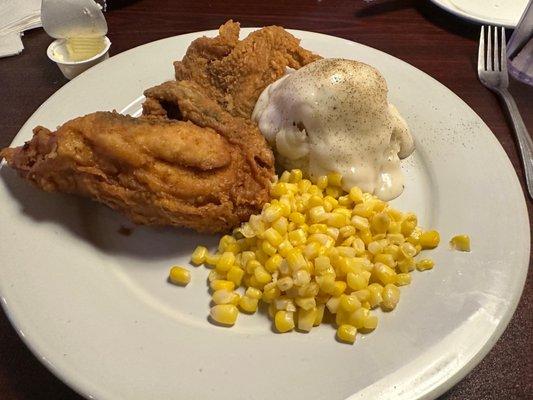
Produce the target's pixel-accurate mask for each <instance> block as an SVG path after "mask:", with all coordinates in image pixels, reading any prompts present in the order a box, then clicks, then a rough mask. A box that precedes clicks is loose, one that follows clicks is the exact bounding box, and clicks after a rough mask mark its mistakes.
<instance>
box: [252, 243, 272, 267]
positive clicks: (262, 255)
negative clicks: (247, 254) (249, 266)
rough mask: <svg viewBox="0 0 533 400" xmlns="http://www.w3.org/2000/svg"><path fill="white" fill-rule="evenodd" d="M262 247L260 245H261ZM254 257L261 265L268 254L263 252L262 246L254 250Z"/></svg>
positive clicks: (265, 260)
mask: <svg viewBox="0 0 533 400" xmlns="http://www.w3.org/2000/svg"><path fill="white" fill-rule="evenodd" d="M261 247H262V246H261ZM255 257H256V258H257V261H259V262H260V263H261V264H262V265H264V264H265V263H266V262H267V260H268V259H269V258H270V255H269V254H267V253H265V252H264V251H263V249H262V248H259V249H257V250H255Z"/></svg>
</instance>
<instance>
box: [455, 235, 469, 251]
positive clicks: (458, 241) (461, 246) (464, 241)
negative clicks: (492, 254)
mask: <svg viewBox="0 0 533 400" xmlns="http://www.w3.org/2000/svg"><path fill="white" fill-rule="evenodd" d="M450 244H451V246H452V248H454V249H456V250H459V251H470V237H469V236H468V235H457V236H454V237H453V238H452V239H451V240H450Z"/></svg>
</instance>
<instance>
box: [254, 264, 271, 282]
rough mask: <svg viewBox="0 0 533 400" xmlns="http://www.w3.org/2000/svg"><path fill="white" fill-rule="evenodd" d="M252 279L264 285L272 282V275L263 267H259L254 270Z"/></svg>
mask: <svg viewBox="0 0 533 400" xmlns="http://www.w3.org/2000/svg"><path fill="white" fill-rule="evenodd" d="M254 277H255V279H256V280H257V282H259V283H262V284H265V283H268V282H270V281H271V280H272V275H270V273H269V272H268V271H267V270H266V269H265V268H264V267H263V266H259V267H257V268H256V269H254Z"/></svg>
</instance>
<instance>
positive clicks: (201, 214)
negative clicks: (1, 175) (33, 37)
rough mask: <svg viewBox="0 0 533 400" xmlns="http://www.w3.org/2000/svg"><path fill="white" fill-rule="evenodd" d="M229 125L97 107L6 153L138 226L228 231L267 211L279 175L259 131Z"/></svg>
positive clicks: (23, 167) (23, 170)
mask: <svg viewBox="0 0 533 400" xmlns="http://www.w3.org/2000/svg"><path fill="white" fill-rule="evenodd" d="M195 110H196V111H197V112H203V109H202V106H201V105H200V106H199V107H197V108H195ZM220 113H222V114H224V113H225V112H224V111H222V110H220ZM229 118H232V117H230V116H229ZM220 119H221V120H222V121H224V123H227V124H230V120H229V119H226V120H225V119H224V118H223V117H220ZM215 125H216V124H215ZM229 126H230V127H233V130H231V128H226V130H225V131H224V132H222V131H218V132H217V131H216V130H214V129H212V128H210V127H207V124H206V125H205V126H204V127H200V126H197V125H195V124H193V123H192V122H184V121H166V120H161V119H159V118H158V119H147V118H132V117H129V116H125V115H121V114H118V113H111V112H97V113H93V114H89V115H86V116H84V117H80V118H76V119H74V120H72V121H69V122H67V123H65V124H64V125H62V126H61V127H60V128H59V129H58V130H57V131H55V132H51V131H49V130H48V129H46V128H43V127H40V126H39V127H36V128H35V129H34V136H33V138H32V140H31V141H29V142H27V143H26V144H25V145H24V146H21V147H17V148H12V149H4V150H2V151H1V152H0V156H1V157H4V158H5V159H6V160H7V163H8V165H9V166H10V167H12V168H14V169H16V170H17V171H18V172H19V173H20V175H21V176H22V177H24V178H26V179H28V180H29V181H31V182H32V183H34V184H35V185H36V186H38V187H40V188H41V189H43V190H46V191H59V192H65V193H73V194H78V195H82V196H86V197H90V198H92V199H94V200H97V201H99V202H101V203H104V204H106V205H108V206H109V207H111V208H113V209H115V210H118V211H120V212H122V213H123V214H125V215H126V216H127V217H129V218H130V219H131V220H132V221H134V222H136V223H138V224H153V225H176V226H185V227H189V228H193V229H195V230H197V231H199V232H206V233H212V232H226V231H228V230H230V229H231V228H233V227H234V226H236V225H238V224H239V223H240V222H241V221H244V220H246V219H248V218H249V216H250V215H251V214H252V213H256V212H258V211H260V210H261V206H262V205H263V204H264V203H265V202H266V201H268V199H269V186H270V179H271V177H272V176H273V166H272V165H273V157H272V154H271V152H270V149H269V148H268V147H267V145H266V143H264V140H263V138H262V136H261V135H260V133H259V132H258V131H257V128H256V127H255V126H254V125H253V124H251V123H248V122H246V121H245V122H243V123H242V124H240V123H238V122H237V123H235V124H231V125H229ZM215 127H217V126H215ZM235 129H238V136H239V137H238V138H236V137H235ZM225 132H227V135H226V134H225ZM241 140H242V142H243V143H246V144H242V145H241V143H240V141H241ZM262 141H263V142H262ZM248 142H249V143H255V145H257V147H254V146H253V145H250V144H249V143H248Z"/></svg>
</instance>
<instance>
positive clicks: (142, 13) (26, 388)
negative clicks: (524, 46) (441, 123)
mask: <svg viewBox="0 0 533 400" xmlns="http://www.w3.org/2000/svg"><path fill="white" fill-rule="evenodd" d="M108 4H111V6H112V7H111V8H112V9H111V10H109V11H108V12H107V13H106V18H107V22H108V25H109V34H108V36H109V38H110V39H111V42H112V43H113V45H112V47H111V54H112V55H113V54H118V53H120V52H123V51H125V50H128V49H131V48H133V47H135V46H139V45H142V44H145V43H148V42H151V41H154V40H158V39H162V38H166V37H169V36H174V35H179V34H183V33H187V32H194V31H202V30H207V29H215V28H218V26H219V25H220V24H222V23H223V22H225V21H226V20H227V19H230V18H232V19H234V20H236V21H239V22H241V24H242V26H263V25H271V24H277V25H282V26H284V27H287V28H294V29H302V30H309V31H315V32H322V33H326V34H329V35H335V36H339V37H342V38H346V39H350V40H353V41H356V42H359V43H362V44H365V45H367V46H371V47H374V48H376V49H379V50H382V51H384V52H386V53H389V54H391V55H393V56H395V57H398V58H400V59H401V60H404V61H406V62H408V63H410V64H411V65H413V66H415V67H416V68H419V69H421V70H422V71H424V72H426V73H428V74H429V75H431V76H432V77H434V78H435V79H437V80H438V81H440V82H441V83H443V84H444V85H446V86H447V87H448V88H450V89H451V90H452V91H453V92H455V93H456V94H457V95H458V96H459V97H461V98H462V99H463V100H464V101H465V102H466V103H468V105H469V106H470V107H471V108H472V109H473V110H474V111H475V112H476V113H478V114H479V115H480V116H481V118H482V119H483V120H484V121H485V122H486V123H487V125H488V126H489V127H490V129H491V130H492V132H494V135H496V137H497V138H498V140H499V141H500V143H501V145H502V146H503V148H504V149H505V151H506V152H507V155H508V156H509V158H510V159H511V161H512V164H513V166H514V168H515V170H516V172H517V174H518V177H519V179H520V182H521V184H522V186H523V187H524V173H523V168H522V166H521V163H520V158H519V155H518V153H517V146H516V143H515V141H514V139H513V134H512V131H511V130H510V127H509V123H508V122H507V120H506V117H505V114H504V113H503V112H502V108H501V107H500V104H499V103H498V100H497V98H496V97H495V96H494V95H493V94H492V93H490V92H489V91H488V90H487V89H485V88H484V87H483V86H482V85H481V84H480V83H479V81H478V80H477V77H476V54H477V38H478V33H479V27H478V26H476V25H473V24H468V23H466V22H464V21H462V20H460V19H458V18H456V17H454V16H452V15H449V14H447V13H446V12H444V11H442V10H441V9H439V8H438V7H436V6H435V5H433V4H432V3H431V2H430V1H423V0H420V1H416V0H415V1H409V0H390V1H359V0H343V1H333V0H322V1H321V0H268V1H238V0H224V1H216V0H211V1H199V0H179V1H172V0H164V1H163V0H142V1H125V0H122V1H119V0H108ZM509 33H510V32H508V34H509ZM51 41H52V40H51V39H50V38H49V37H48V36H47V35H46V34H45V33H44V32H43V30H42V29H37V30H34V31H30V32H27V33H26V34H25V36H24V38H23V42H24V46H25V49H24V51H23V53H22V54H21V55H18V56H15V57H10V58H4V59H0V93H1V96H0V147H4V146H7V145H8V144H9V143H10V142H11V140H12V139H13V137H14V136H15V135H16V134H17V132H18V130H19V129H20V127H21V126H22V124H23V123H24V122H25V121H26V119H27V118H29V117H30V115H31V114H32V113H33V112H34V111H35V110H36V109H37V107H39V105H40V104H41V103H43V102H44V101H45V100H46V99H47V98H48V97H49V96H51V95H52V94H53V93H54V92H55V91H56V90H58V89H59V88H60V87H61V86H63V85H64V84H65V83H67V80H66V79H65V78H63V76H62V75H61V73H60V72H59V70H58V69H57V67H56V66H55V65H54V64H53V63H51V62H50V61H49V60H48V58H47V56H46V47H47V46H48V44H49V43H50V42H51ZM511 92H512V94H513V95H514V96H515V99H516V101H517V103H518V106H519V108H520V110H521V112H522V116H523V117H524V120H525V123H526V126H527V127H528V129H529V130H530V131H532V130H533V112H531V111H532V110H533V88H531V87H528V86H526V85H523V84H519V83H517V82H513V83H512V85H511ZM80 96H83V93H80ZM527 205H528V209H529V216H530V219H531V216H532V203H531V201H530V199H527ZM512 206H513V205H512V204H510V205H509V207H512ZM494 217H495V218H497V217H498V216H496V215H495V216H494ZM2 228H3V229H5V227H4V226H3V227H2ZM43 273H46V271H43ZM532 289H533V287H532V280H531V274H529V275H528V280H527V283H526V287H525V288H524V292H523V295H522V298H521V300H520V303H519V305H518V308H517V310H516V312H515V314H514V316H513V318H512V320H511V322H510V324H509V326H508V327H507V329H506V330H505V332H504V333H503V335H502V336H501V338H500V339H499V341H498V342H497V343H496V345H495V346H494V348H493V349H492V350H491V351H490V353H489V354H488V355H487V356H486V357H485V358H484V360H483V361H481V363H480V364H479V365H478V366H477V367H475V368H474V370H473V371H472V372H471V373H470V374H469V375H467V377H466V378H464V379H463V380H462V381H461V382H459V383H458V384H457V385H456V386H455V387H453V388H452V389H451V390H450V391H449V392H447V393H446V394H444V395H443V396H442V397H441V399H446V400H452V399H454V400H455V399H462V400H464V399H480V400H481V399H484V400H485V399H504V398H506V399H526V398H531V397H528V395H529V396H533V384H532V382H533V376H532V375H533V368H532V350H531V349H532V347H533V344H532V341H533V324H532V320H533V318H532V314H533V308H532V300H533V296H532V294H533V290H532ZM0 398H1V399H6V400H7V399H12V400H30V399H55V400H60V399H69V400H74V399H81V398H82V397H80V396H79V395H78V394H76V393H75V392H74V391H72V390H71V389H69V388H68V387H67V386H66V385H64V384H63V383H62V382H61V381H60V380H59V379H57V378H56V377H54V375H52V374H51V373H50V372H49V371H48V370H47V369H46V368H45V367H44V366H42V365H41V364H40V362H39V361H37V359H36V358H35V357H34V356H33V355H32V353H31V352H30V351H29V350H28V349H27V348H26V347H25V346H24V344H23V343H22V341H21V340H20V339H19V337H18V336H17V334H16V332H15V331H14V330H13V328H12V327H11V325H10V324H9V322H8V319H7V317H6V316H5V314H4V313H3V312H1V311H0Z"/></svg>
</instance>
